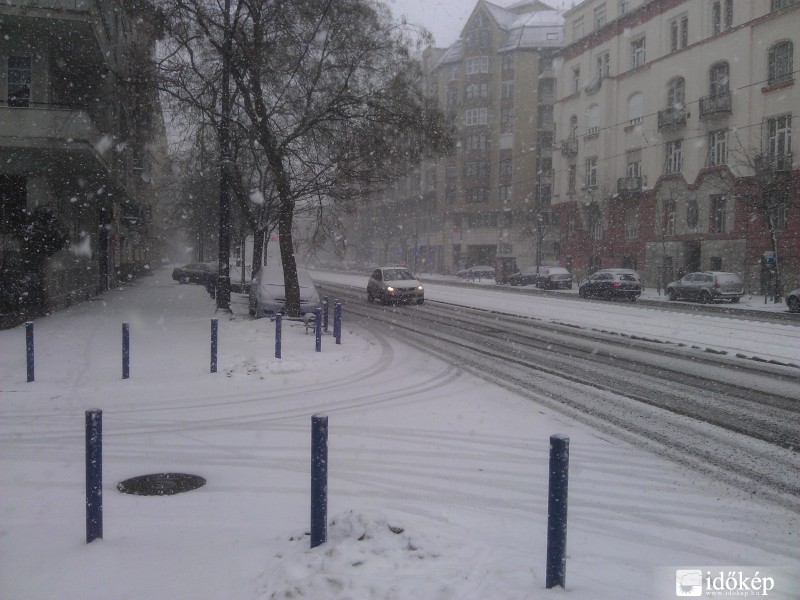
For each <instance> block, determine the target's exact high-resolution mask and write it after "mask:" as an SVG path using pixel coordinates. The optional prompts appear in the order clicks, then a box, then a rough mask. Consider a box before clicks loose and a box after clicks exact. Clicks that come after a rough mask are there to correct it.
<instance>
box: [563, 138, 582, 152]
mask: <svg viewBox="0 0 800 600" xmlns="http://www.w3.org/2000/svg"><path fill="white" fill-rule="evenodd" d="M577 153H578V138H576V137H570V138H567V139H565V140H564V141H563V142H561V156H574V155H576V154H577Z"/></svg>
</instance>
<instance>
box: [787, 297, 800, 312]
mask: <svg viewBox="0 0 800 600" xmlns="http://www.w3.org/2000/svg"><path fill="white" fill-rule="evenodd" d="M786 306H788V307H789V312H800V298H798V297H797V296H791V297H789V299H788V300H787V301H786Z"/></svg>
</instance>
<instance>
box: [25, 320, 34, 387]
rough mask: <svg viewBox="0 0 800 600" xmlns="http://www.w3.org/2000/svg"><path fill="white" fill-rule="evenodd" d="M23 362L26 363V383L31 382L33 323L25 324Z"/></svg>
mask: <svg viewBox="0 0 800 600" xmlns="http://www.w3.org/2000/svg"><path fill="white" fill-rule="evenodd" d="M25 360H26V362H27V363H28V383H30V382H31V381H33V323H31V322H30V321H28V322H27V323H25Z"/></svg>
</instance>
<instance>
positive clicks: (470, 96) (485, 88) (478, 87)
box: [464, 83, 489, 100]
mask: <svg viewBox="0 0 800 600" xmlns="http://www.w3.org/2000/svg"><path fill="white" fill-rule="evenodd" d="M464 92H465V94H464V95H465V96H466V99H467V100H477V99H478V98H488V97H489V84H488V83H472V84H470V85H468V86H467V87H466V88H464Z"/></svg>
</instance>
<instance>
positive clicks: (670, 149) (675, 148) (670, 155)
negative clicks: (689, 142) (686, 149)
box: [664, 140, 683, 173]
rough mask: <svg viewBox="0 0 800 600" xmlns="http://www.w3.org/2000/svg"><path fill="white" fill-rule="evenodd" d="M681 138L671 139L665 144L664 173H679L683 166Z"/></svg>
mask: <svg viewBox="0 0 800 600" xmlns="http://www.w3.org/2000/svg"><path fill="white" fill-rule="evenodd" d="M682 143H683V140H672V141H671V142H667V145H666V150H667V152H666V164H665V167H664V168H665V172H666V173H680V171H681V168H683V152H682V150H681V146H682Z"/></svg>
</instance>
